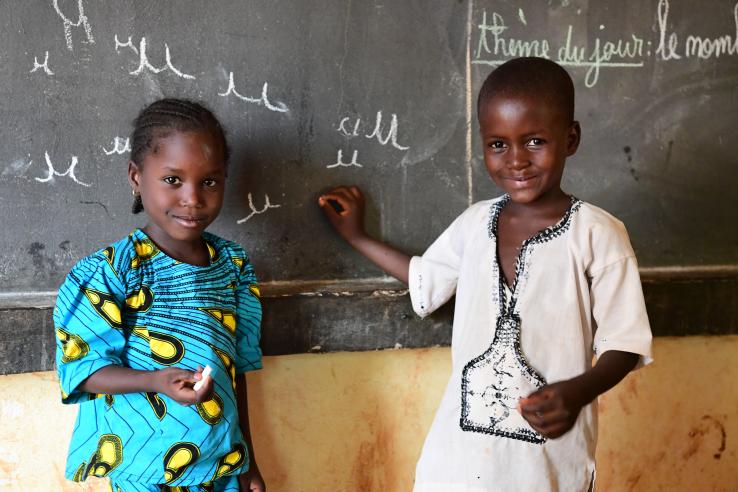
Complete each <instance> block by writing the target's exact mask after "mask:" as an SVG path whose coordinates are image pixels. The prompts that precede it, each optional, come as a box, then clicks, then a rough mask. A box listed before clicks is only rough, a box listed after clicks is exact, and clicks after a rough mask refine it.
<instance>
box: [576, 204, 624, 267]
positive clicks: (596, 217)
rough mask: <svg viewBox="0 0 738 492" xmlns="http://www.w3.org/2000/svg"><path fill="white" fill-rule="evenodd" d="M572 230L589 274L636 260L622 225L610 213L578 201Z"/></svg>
mask: <svg viewBox="0 0 738 492" xmlns="http://www.w3.org/2000/svg"><path fill="white" fill-rule="evenodd" d="M578 205H579V206H578V209H577V213H576V217H575V220H574V221H573V224H572V227H573V229H574V231H575V232H574V241H575V242H576V243H577V244H578V245H579V248H580V251H582V252H586V253H585V257H586V259H587V264H588V265H589V266H588V270H589V271H590V272H592V271H596V270H599V269H601V268H604V267H606V266H608V265H611V264H614V263H617V262H619V261H621V260H623V259H625V258H633V257H635V252H634V251H633V246H632V245H631V243H630V237H629V236H628V231H627V230H626V228H625V224H623V222H622V221H621V220H620V219H618V218H617V217H615V216H614V215H612V214H611V213H610V212H608V211H606V210H604V209H602V208H600V207H598V206H596V205H593V204H591V203H588V202H584V201H581V200H580V201H579V204H578Z"/></svg>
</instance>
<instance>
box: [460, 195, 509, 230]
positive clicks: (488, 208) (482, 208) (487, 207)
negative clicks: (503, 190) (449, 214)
mask: <svg viewBox="0 0 738 492" xmlns="http://www.w3.org/2000/svg"><path fill="white" fill-rule="evenodd" d="M505 198H506V195H501V196H498V197H496V198H490V199H487V200H480V201H478V202H474V203H473V204H471V205H470V206H469V207H467V209H466V210H464V211H463V212H462V213H461V214H460V215H459V219H462V218H463V220H465V221H473V222H479V221H481V222H484V224H486V223H487V222H488V221H489V218H490V215H491V214H492V211H493V209H494V207H495V206H496V205H497V204H499V203H501V202H502V201H503V200H505Z"/></svg>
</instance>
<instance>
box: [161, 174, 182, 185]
mask: <svg viewBox="0 0 738 492" xmlns="http://www.w3.org/2000/svg"><path fill="white" fill-rule="evenodd" d="M163 181H164V182H165V183H166V184H170V185H175V184H178V183H179V178H178V177H177V176H167V177H165V178H163Z"/></svg>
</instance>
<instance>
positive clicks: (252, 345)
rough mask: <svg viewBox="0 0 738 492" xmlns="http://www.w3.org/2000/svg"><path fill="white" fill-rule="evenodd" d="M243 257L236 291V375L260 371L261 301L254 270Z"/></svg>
mask: <svg viewBox="0 0 738 492" xmlns="http://www.w3.org/2000/svg"><path fill="white" fill-rule="evenodd" d="M242 254H243V255H244V260H243V265H242V267H241V273H240V275H239V282H238V287H237V291H236V297H237V300H238V307H237V321H236V373H237V374H242V373H244V372H248V371H254V370H257V369H261V347H260V346H259V342H260V340H261V301H260V300H259V297H260V295H261V294H260V292H259V287H258V285H257V283H256V274H255V273H254V268H253V266H252V265H251V263H250V262H249V260H248V258H247V257H246V256H245V253H242Z"/></svg>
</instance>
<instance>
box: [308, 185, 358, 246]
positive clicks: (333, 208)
mask: <svg viewBox="0 0 738 492" xmlns="http://www.w3.org/2000/svg"><path fill="white" fill-rule="evenodd" d="M318 204H319V205H320V206H321V208H322V209H323V212H324V213H325V215H326V216H327V217H328V220H329V221H330V222H331V225H333V227H334V228H335V229H336V231H337V232H338V234H339V235H340V236H341V237H342V238H344V239H345V240H346V241H348V242H349V243H351V242H352V241H354V240H356V239H357V238H360V237H362V236H364V235H366V232H365V231H364V194H363V193H362V192H361V190H360V189H359V188H358V187H357V186H339V187H338V188H333V189H332V190H330V191H328V192H327V193H324V194H322V195H321V196H320V198H318Z"/></svg>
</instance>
